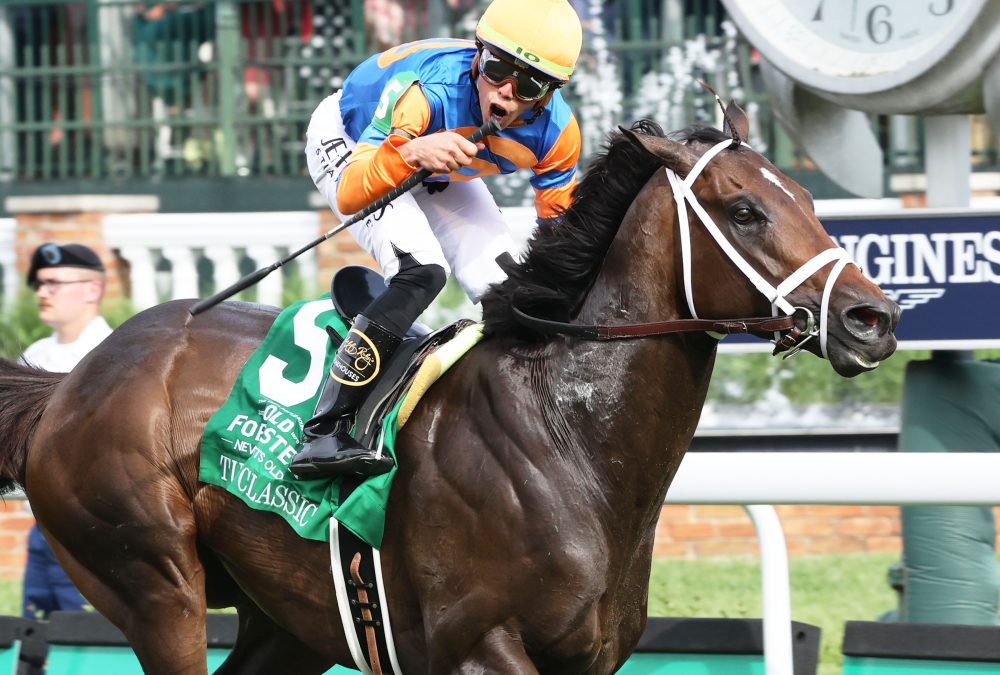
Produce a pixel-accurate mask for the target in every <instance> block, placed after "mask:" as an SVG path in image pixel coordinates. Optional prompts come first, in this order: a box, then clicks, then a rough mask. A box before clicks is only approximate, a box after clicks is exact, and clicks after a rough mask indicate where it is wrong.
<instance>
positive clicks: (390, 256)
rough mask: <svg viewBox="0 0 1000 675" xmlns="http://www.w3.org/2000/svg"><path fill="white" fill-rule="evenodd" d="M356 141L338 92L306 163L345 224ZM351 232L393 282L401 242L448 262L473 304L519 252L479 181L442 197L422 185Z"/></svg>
mask: <svg viewBox="0 0 1000 675" xmlns="http://www.w3.org/2000/svg"><path fill="white" fill-rule="evenodd" d="M354 145H355V140H354V139H353V138H351V137H350V136H349V135H348V134H347V131H346V130H345V129H344V122H343V120H342V118H341V115H340V92H337V93H336V94H333V95H332V96H329V97H327V98H326V99H325V100H323V102H322V103H320V104H319V106H318V107H317V108H316V110H315V111H314V112H313V114H312V119H311V120H310V121H309V128H308V130H307V131H306V162H307V163H308V166H309V175H310V176H312V179H313V182H314V183H315V184H316V188H317V189H318V190H319V191H320V193H321V194H322V195H323V196H324V197H325V198H326V201H327V203H328V204H329V205H330V208H331V209H333V212H334V213H335V214H337V216H338V217H339V218H340V220H341V221H342V222H343V221H344V220H346V218H345V215H347V216H349V215H350V214H342V213H340V211H339V210H338V209H337V181H338V179H339V178H340V174H341V173H342V172H343V170H344V168H345V167H346V166H347V160H348V159H349V156H350V154H351V151H352V150H353V149H354ZM348 232H350V233H351V236H353V237H354V239H355V241H357V242H358V244H360V245H361V247H362V248H364V249H365V250H366V251H368V252H369V253H370V254H371V255H372V257H373V258H375V260H376V262H378V264H379V266H380V267H381V268H382V274H383V275H384V276H385V280H386V282H387V283H388V281H389V280H390V279H391V278H392V277H393V276H394V275H395V274H396V273H397V272H399V259H398V258H397V257H396V252H395V251H394V250H393V247H395V248H396V249H399V250H400V251H402V252H404V253H409V254H410V255H412V256H413V257H414V259H416V261H417V262H419V263H420V264H423V265H440V266H441V267H443V268H444V270H445V272H448V273H453V274H454V275H455V278H456V279H457V280H458V283H459V284H460V285H461V286H462V288H463V289H464V290H465V292H466V294H467V295H468V296H469V299H470V300H472V302H478V301H479V298H480V297H482V295H483V293H485V292H486V290H487V288H488V287H489V285H490V284H493V283H498V282H500V281H503V280H504V279H505V278H506V275H505V274H504V273H503V270H501V269H500V267H499V266H498V265H497V263H496V258H497V256H499V255H500V254H502V253H504V252H510V253H511V255H515V256H516V255H517V249H516V247H515V245H514V241H513V239H512V238H511V236H510V230H509V228H508V226H507V223H506V221H505V220H504V218H503V215H502V214H501V213H500V208H499V207H498V206H497V204H496V201H495V200H494V199H493V195H491V194H490V191H489V189H488V188H487V187H486V184H485V183H484V182H483V181H482V179H479V178H477V179H474V180H471V181H467V182H452V183H451V184H450V185H449V186H448V189H446V190H444V191H443V192H437V193H435V194H429V193H428V192H427V189H426V188H424V187H423V186H417V187H416V188H414V189H413V190H411V191H410V192H408V193H406V194H404V195H400V196H399V197H398V198H397V199H396V200H395V201H393V202H392V203H390V204H389V205H388V206H386V207H385V208H384V209H383V210H382V211H381V212H376V213H374V214H372V215H370V216H368V217H367V218H366V219H365V220H363V221H361V222H359V223H357V224H355V225H352V226H351V227H349V228H348Z"/></svg>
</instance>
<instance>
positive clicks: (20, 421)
mask: <svg viewBox="0 0 1000 675" xmlns="http://www.w3.org/2000/svg"><path fill="white" fill-rule="evenodd" d="M64 377H66V374H65V373H50V372H48V371H45V370H38V369H36V368H31V367H28V366H22V365H19V364H17V363H13V362H11V361H8V360H7V359H2V358H0V438H2V439H3V441H2V442H0V494H3V493H5V492H8V491H10V490H11V489H12V488H13V487H14V484H15V483H16V484H18V485H24V468H25V464H27V461H28V448H29V447H31V439H32V438H34V436H35V429H36V428H37V427H38V421H39V420H40V419H41V417H42V413H43V412H45V407H46V406H47V405H48V402H49V399H50V398H51V397H52V392H53V391H55V388H56V386H57V385H58V384H59V383H60V382H62V380H63V378H64Z"/></svg>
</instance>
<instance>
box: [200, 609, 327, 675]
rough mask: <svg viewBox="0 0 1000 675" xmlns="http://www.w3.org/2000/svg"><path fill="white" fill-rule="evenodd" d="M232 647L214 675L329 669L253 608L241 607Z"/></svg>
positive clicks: (324, 660)
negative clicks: (238, 626) (237, 630)
mask: <svg viewBox="0 0 1000 675" xmlns="http://www.w3.org/2000/svg"><path fill="white" fill-rule="evenodd" d="M239 613H240V629H239V633H238V634H237V636H236V645H235V646H234V647H233V651H232V652H230V654H229V657H228V658H227V659H226V661H225V663H223V664H222V665H221V666H219V669H218V670H216V671H215V675H271V673H296V675H310V674H312V673H315V674H316V675H320V674H321V673H325V672H326V671H327V670H328V669H329V668H330V666H331V665H333V664H332V663H331V662H330V660H329V659H328V658H323V657H322V656H320V655H319V654H317V653H316V652H314V651H313V650H312V649H310V648H309V647H308V646H307V645H306V644H305V643H303V642H302V641H301V640H299V639H298V638H296V637H294V636H293V635H291V634H290V633H289V632H288V631H286V630H284V629H283V628H281V627H280V626H278V625H277V624H276V623H274V621H272V620H271V619H270V618H269V617H268V616H267V615H266V614H264V613H263V612H262V611H260V610H259V609H258V608H257V607H255V606H249V605H245V606H241V607H240V609H239Z"/></svg>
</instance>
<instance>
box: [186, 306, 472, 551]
mask: <svg viewBox="0 0 1000 675" xmlns="http://www.w3.org/2000/svg"><path fill="white" fill-rule="evenodd" d="M328 327H329V328H332V329H333V330H335V331H336V332H337V333H338V334H339V335H341V336H344V335H346V334H347V325H346V324H345V323H344V321H343V320H342V319H341V318H340V316H339V315H338V313H337V311H336V310H335V308H334V306H333V302H332V301H331V300H330V296H329V294H327V295H324V296H322V297H321V298H320V299H318V300H310V301H303V302H299V303H296V304H294V305H291V306H290V307H288V308H287V309H285V310H284V311H283V312H282V313H281V314H280V315H279V316H278V318H277V319H275V321H274V324H273V325H272V326H271V329H270V330H269V331H268V334H267V337H266V338H265V339H264V341H263V342H262V343H261V345H260V347H258V348H257V350H256V351H255V352H254V353H253V354H252V355H251V356H250V358H249V359H248V360H247V362H246V364H245V365H244V366H243V369H242V370H241V371H240V374H239V375H238V376H237V378H236V382H235V384H234V385H233V389H232V391H231V392H230V394H229V397H228V398H227V399H226V402H225V403H224V404H223V406H222V407H221V408H220V409H219V410H218V411H217V412H216V413H215V414H214V415H213V416H212V418H211V419H210V420H209V421H208V424H207V425H206V426H205V431H204V432H203V434H202V439H201V462H200V467H199V473H198V478H199V480H201V481H202V482H204V483H208V484H211V485H217V486H219V487H221V488H223V489H225V490H226V491H227V492H229V493H231V494H233V495H235V496H236V497H239V498H240V499H241V500H242V501H243V502H244V503H245V504H246V505H247V506H249V507H250V508H253V509H257V510H261V511H270V512H272V513H275V514H277V515H279V516H281V517H282V518H283V519H284V520H285V522H287V523H288V524H289V526H291V528H292V529H293V530H295V532H297V533H298V534H299V536H302V537H305V538H307V539H315V540H317V541H324V542H329V540H330V529H329V519H330V518H331V517H333V518H336V519H337V520H338V521H339V522H340V523H341V524H342V525H344V526H345V527H346V528H347V529H349V530H350V531H351V532H353V533H354V534H356V535H357V536H358V538H359V539H361V540H362V541H364V542H365V543H367V544H369V545H370V546H373V547H375V548H379V546H380V545H381V543H382V536H383V534H384V532H385V511H386V504H387V503H388V500H389V490H390V488H391V486H392V480H393V478H394V477H395V475H396V471H397V468H396V467H393V469H392V470H391V471H389V472H388V473H386V474H383V475H381V476H373V477H371V478H369V479H368V480H365V481H363V482H362V483H361V484H360V485H359V486H358V487H357V488H355V489H354V490H353V491H351V492H350V494H349V495H348V496H347V497H346V498H345V499H344V500H343V503H340V500H339V494H340V489H339V481H336V480H334V481H331V480H328V479H322V478H320V479H314V480H299V479H296V478H295V477H294V476H292V474H291V473H290V472H289V471H288V465H289V464H290V463H291V461H292V458H293V457H294V456H295V453H296V448H297V447H298V445H299V441H300V439H301V437H302V427H303V425H304V423H305V422H306V421H308V420H309V419H310V418H311V417H312V414H313V410H314V409H315V404H316V399H317V398H318V397H319V394H320V392H321V390H322V387H323V381H324V379H325V377H326V373H327V372H328V371H329V369H330V365H331V363H332V361H333V350H331V349H329V337H328V336H327V333H326V329H327V328H328ZM475 327H476V326H475V325H474V326H471V327H470V328H475ZM466 331H468V329H466ZM466 331H463V332H462V333H459V337H461V336H463V334H465V333H466ZM479 333H481V328H480V330H479ZM459 337H456V340H458V341H459V342H460V343H462V344H465V345H466V346H465V347H464V349H461V351H460V352H459V351H458V350H457V349H456V348H454V347H452V348H450V349H448V350H445V347H448V345H450V344H451V343H450V342H449V343H447V344H446V345H443V346H442V348H440V349H439V350H438V351H443V352H444V354H445V356H444V357H435V358H430V357H431V356H434V354H431V355H430V356H429V357H428V358H427V360H426V361H425V363H424V366H422V367H421V371H420V372H423V371H424V368H425V367H426V368H427V369H428V373H430V372H435V371H436V373H437V375H435V376H434V378H433V379H429V378H430V375H429V374H424V375H423V376H422V377H421V375H420V374H418V376H417V378H416V380H415V381H416V382H419V383H420V387H419V393H420V394H422V393H423V392H424V391H426V389H427V387H429V386H430V384H431V383H432V382H433V380H434V379H437V377H439V376H440V374H441V373H443V372H444V371H445V370H447V368H448V367H449V366H450V365H451V364H452V363H454V362H455V361H456V360H457V359H458V357H459V356H461V354H462V353H465V351H467V350H468V349H469V348H470V347H471V346H472V345H473V344H475V342H477V341H478V339H476V340H471V341H470V340H469V338H468V336H466V337H464V338H461V340H459ZM435 354H436V352H435ZM428 361H430V363H429V364H428ZM418 398H419V396H416V397H415V398H414V399H413V402H412V404H411V405H410V408H409V410H410V411H412V408H413V406H414V405H415V404H416V400H417V399H418ZM408 399H409V397H408V396H407V397H403V399H402V400H401V402H400V404H398V405H396V406H395V407H394V408H393V409H392V410H391V411H390V412H389V413H388V414H387V415H386V417H385V419H384V421H383V423H382V433H381V434H380V436H379V442H380V443H381V444H382V445H383V452H388V453H390V454H391V455H392V456H393V458H395V452H394V445H395V440H396V432H397V430H398V427H397V415H398V413H399V409H400V406H401V405H403V404H404V403H406V401H407V400H408ZM408 414H409V413H408Z"/></svg>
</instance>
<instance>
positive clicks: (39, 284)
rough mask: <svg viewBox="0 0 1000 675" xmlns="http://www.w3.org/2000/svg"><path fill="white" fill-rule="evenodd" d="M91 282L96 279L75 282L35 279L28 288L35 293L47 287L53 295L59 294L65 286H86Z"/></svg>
mask: <svg viewBox="0 0 1000 675" xmlns="http://www.w3.org/2000/svg"><path fill="white" fill-rule="evenodd" d="M89 281H94V279H77V280H75V281H58V280H56V279H35V280H34V281H31V282H29V283H28V287H29V288H31V290H33V291H34V292H35V293H37V292H38V291H40V290H42V289H43V288H45V287H46V286H48V287H49V290H50V291H51V292H52V293H58V292H59V289H60V288H62V287H63V286H68V285H70V284H85V283H87V282H89Z"/></svg>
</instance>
